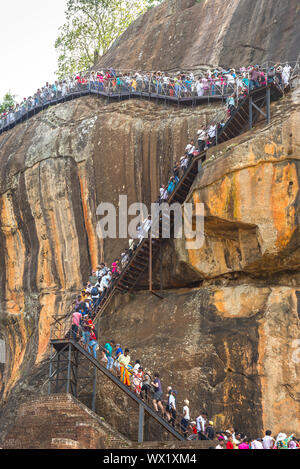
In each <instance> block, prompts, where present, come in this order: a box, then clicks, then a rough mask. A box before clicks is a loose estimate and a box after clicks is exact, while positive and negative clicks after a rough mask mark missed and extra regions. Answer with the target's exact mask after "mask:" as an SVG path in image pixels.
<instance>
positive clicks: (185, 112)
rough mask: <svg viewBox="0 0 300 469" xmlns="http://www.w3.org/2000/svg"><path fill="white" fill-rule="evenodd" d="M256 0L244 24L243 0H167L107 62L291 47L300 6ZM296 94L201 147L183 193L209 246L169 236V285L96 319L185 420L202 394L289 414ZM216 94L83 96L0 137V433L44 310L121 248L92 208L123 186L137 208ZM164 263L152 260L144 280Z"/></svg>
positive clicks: (124, 425)
mask: <svg viewBox="0 0 300 469" xmlns="http://www.w3.org/2000/svg"><path fill="white" fill-rule="evenodd" d="M251 3H252V5H253V11H254V12H256V13H255V15H251V18H250V19H249V21H248V16H249V11H248V10H247V11H246V10H245V8H246V4H247V5H249V2H244V1H243V0H240V1H238V0H231V1H229V0H225V1H223V2H219V1H218V0H217V1H215V2H212V1H209V0H207V1H203V2H200V3H199V2H194V1H188V0H186V1H182V2H179V1H173V2H169V1H166V2H164V3H163V4H162V5H161V6H160V7H159V8H157V9H154V10H152V11H150V12H149V13H147V14H146V16H145V17H144V18H143V19H141V20H138V21H137V22H136V23H135V24H134V25H132V27H131V28H129V30H128V32H126V33H125V34H124V36H123V37H122V38H121V39H120V40H119V41H118V42H117V43H116V45H115V46H114V47H113V48H112V49H111V51H110V52H109V53H108V54H107V56H105V57H104V58H103V59H102V62H101V65H103V66H104V65H114V66H115V67H122V68H130V67H134V68H135V67H136V68H162V69H167V68H177V67H180V68H182V67H189V68H190V67H193V66H194V67H196V66H197V65H198V64H199V55H201V57H202V58H201V60H200V63H209V62H210V63H214V64H217V63H224V64H225V63H230V64H231V63H236V64H240V62H242V63H243V64H245V63H248V62H249V61H253V60H255V61H261V60H265V59H267V58H268V57H267V55H268V56H269V58H270V56H272V58H273V59H274V60H276V59H279V58H283V56H284V57H285V58H287V57H286V56H287V55H288V56H289V57H291V55H294V54H295V47H296V46H295V42H294V40H295V38H297V37H298V36H297V34H299V32H297V31H296V30H295V28H294V22H296V21H297V18H298V16H297V15H299V8H298V9H297V4H296V2H294V1H293V0H292V1H290V2H282V1H275V2H274V1H273V2H271V1H266V0H265V1H261V2H256V1H253V2H251ZM213 4H214V9H213V8H212V5H213ZM260 8H262V10H261V9H260ZM216 12H217V13H216ZM196 13H197V14H196ZM279 17H280V21H279ZM255 18H256V20H255ZM275 21H277V23H276V22H275ZM178 25H180V27H178ZM212 25H214V27H212ZM269 25H272V27H271V29H270V30H269V29H268V28H269ZM246 26H247V27H246ZM197 28H198V29H197ZM239 28H242V29H243V35H241V34H240V29H239ZM191 31H192V32H193V34H191ZM196 31H198V32H199V37H198V36H197V34H198V33H196V35H195V32H196ZM200 32H201V34H200ZM258 32H261V34H262V36H261V38H260V36H258ZM171 33H172V34H175V33H176V35H177V36H178V37H177V39H176V41H177V40H178V41H181V42H180V43H179V42H178V43H177V42H176V41H175V39H174V40H173V39H172V36H171ZM141 34H142V35H143V37H145V41H144V42H143V41H141V40H140V39H139V40H138V38H140V37H141ZM197 37H198V39H199V40H198V39H197ZM236 37H238V38H240V37H245V41H243V42H242V43H240V42H239V41H240V39H238V40H237V39H236ZM254 37H257V38H258V37H259V38H260V39H257V42H259V44H258V43H257V42H256V43H254V39H253V38H254ZM168 38H169V39H168ZM152 40H153V41H154V43H152V42H151V41H152ZM197 41H198V42H197ZM128 44H130V45H131V47H129V46H128ZM164 44H170V45H172V48H173V49H172V51H170V48H169V49H168V48H164V47H163V46H164ZM179 44H181V45H180V47H179ZM203 44H206V48H205V47H204V45H203ZM208 44H209V45H210V48H208V47H207V45H208ZM261 44H263V48H265V49H266V50H268V54H267V53H265V51H262V50H261V49H260V48H261V47H262V46H261ZM212 45H214V47H212ZM232 45H234V46H235V47H231V46H232ZM165 51H166V53H165ZM205 53H207V55H205ZM277 53H278V55H276V54H277ZM297 53H298V52H297ZM137 56H138V59H136V57H137ZM224 57H226V62H224V60H225V59H224ZM227 61H228V62H227ZM299 102H300V100H299V94H297V92H293V94H291V95H290V96H288V97H285V98H284V99H283V100H282V101H281V102H280V103H279V104H274V105H273V106H272V123H271V125H270V126H265V123H264V122H261V123H259V124H258V125H257V127H256V128H255V129H254V130H253V131H252V132H249V133H246V134H244V135H242V136H240V137H239V138H237V139H235V140H233V141H232V142H228V143H227V144H223V145H221V146H220V147H219V148H218V151H217V152H216V150H215V149H212V150H210V152H209V158H210V159H209V161H208V163H207V165H206V166H205V168H204V171H203V172H202V173H201V174H199V176H198V178H197V179H196V181H195V183H194V186H193V187H192V190H191V192H190V195H189V199H188V200H189V201H190V202H192V201H193V202H202V203H204V206H205V243H204V245H203V247H202V248H201V249H199V250H196V251H186V250H185V249H184V245H183V242H181V241H179V240H178V241H176V243H175V242H171V241H170V242H167V243H166V244H165V248H164V251H163V252H164V256H163V284H164V289H165V294H164V296H165V299H164V300H163V301H160V300H158V299H156V298H154V297H152V296H150V295H149V294H148V293H145V292H141V293H139V294H137V295H136V296H135V297H134V298H133V299H132V298H130V297H122V298H121V300H122V301H121V302H119V307H118V309H116V310H113V309H108V310H107V311H106V313H105V315H104V316H103V318H102V319H101V322H100V334H101V335H100V340H101V342H102V341H103V342H104V341H105V340H107V339H111V338H114V339H115V340H118V341H119V340H120V341H122V343H123V344H124V345H125V344H126V345H128V346H129V347H130V349H131V354H132V357H133V358H140V359H141V360H143V363H144V364H145V366H147V367H150V368H151V369H152V371H156V370H157V371H160V372H161V373H162V375H163V380H164V384H165V385H167V384H169V383H170V384H172V385H173V386H176V388H177V390H178V391H179V404H180V405H181V403H182V399H183V398H185V397H188V398H189V399H190V401H191V407H192V409H191V410H192V415H193V416H195V414H196V413H197V412H199V410H200V409H201V408H204V409H206V410H207V411H208V412H209V414H210V415H211V417H212V418H214V419H215V422H216V423H218V425H220V426H223V425H224V426H225V425H226V426H227V425H231V424H233V425H235V426H237V427H239V428H240V429H241V430H244V431H247V432H248V431H249V430H250V431H252V432H255V434H257V433H258V432H261V431H262V430H263V429H264V428H265V427H266V426H267V427H271V428H272V429H273V431H274V432H275V431H277V430H285V431H287V432H289V431H295V430H297V428H299V410H300V409H299V400H300V397H299V396H300V389H299V380H298V376H299V366H300V365H299V363H298V362H297V360H295V357H296V358H297V357H298V356H299V353H297V339H298V337H299V310H300V307H299V298H300V276H299V274H300V256H299V158H300V154H299V150H300V142H299V130H298V129H299V120H300V117H299ZM219 106H220V105H218V104H216V105H209V106H199V107H196V108H181V109H180V108H177V107H173V106H170V107H164V106H163V105H161V104H155V103H149V102H147V101H137V100H134V101H127V102H120V103H106V102H105V101H103V100H99V99H97V98H94V97H85V98H81V99H78V100H75V101H72V102H68V103H65V104H61V105H58V106H56V107H54V108H51V109H48V110H46V111H44V112H43V113H41V114H39V115H37V116H35V117H33V118H31V119H30V120H29V121H28V122H25V123H23V124H21V125H18V126H17V127H16V128H15V129H13V130H10V131H8V132H6V133H5V134H2V135H1V136H0V255H1V259H2V262H1V269H0V339H2V340H4V341H5V345H6V352H7V353H6V355H7V360H6V363H5V364H0V399H1V401H0V441H1V438H3V437H4V435H5V433H6V432H7V430H8V428H9V426H10V424H11V423H12V422H13V420H14V418H15V415H16V410H17V408H18V406H19V404H20V403H21V402H22V401H23V400H24V399H26V398H27V397H29V396H31V397H34V396H36V395H37V394H38V395H39V394H40V393H45V392H46V391H47V386H46V384H47V372H48V363H47V358H48V351H49V349H48V343H49V336H50V324H51V322H52V317H53V315H54V314H55V313H57V312H66V310H68V308H69V305H70V302H71V301H72V300H73V299H74V297H75V296H76V294H77V293H78V291H79V290H80V289H81V287H82V285H83V283H84V282H85V281H86V280H87V278H88V275H89V273H90V270H91V268H94V267H95V266H96V265H97V263H98V262H99V261H100V260H103V259H105V260H108V261H112V260H113V259H114V258H115V257H116V256H118V255H119V253H120V252H121V251H122V250H123V249H124V246H125V245H126V240H105V241H101V240H100V239H99V238H98V237H97V233H96V225H97V216H96V209H97V206H98V205H99V204H100V203H101V202H112V203H114V205H115V206H117V204H118V198H119V194H127V195H128V198H129V203H131V202H136V201H143V202H145V203H146V204H147V205H148V206H149V205H150V203H151V202H152V201H154V200H155V199H156V197H157V194H158V189H159V184H160V183H161V182H165V181H166V180H167V176H168V174H169V172H170V171H171V169H172V167H173V162H174V160H175V159H177V158H178V157H180V156H181V154H182V152H183V150H184V148H185V145H186V143H187V141H188V139H190V138H191V137H194V136H195V132H196V130H197V129H198V128H199V127H201V126H202V125H204V124H206V123H207V122H208V121H209V120H210V119H211V117H212V116H213V115H214V114H215V112H216V110H217V109H218V108H219ZM158 277H159V266H158V265H156V267H155V270H154V282H155V284H157V282H158ZM144 287H145V288H146V278H145V279H144ZM112 313H113V314H112ZM112 335H113V337H112ZM187 383H188V385H187ZM98 394H99V399H98V403H97V407H98V411H99V413H100V414H102V415H103V416H104V417H106V418H107V421H108V422H109V423H111V424H112V425H113V426H114V425H117V426H118V429H119V430H120V431H122V432H123V433H126V435H129V436H132V437H133V436H135V435H136V430H135V428H134V423H135V420H134V419H128V418H126V416H125V415H124V414H123V412H124V408H126V409H127V408H129V407H128V403H126V399H123V398H122V397H120V395H114V393H113V392H112V390H111V387H109V385H108V384H107V383H105V381H104V380H103V382H102V383H101V386H99V390H98ZM107 396H109V398H108V397H107ZM122 416H123V418H120V417H122Z"/></svg>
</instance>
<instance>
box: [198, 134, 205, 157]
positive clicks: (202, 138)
mask: <svg viewBox="0 0 300 469" xmlns="http://www.w3.org/2000/svg"><path fill="white" fill-rule="evenodd" d="M197 135H198V149H199V151H200V153H202V152H203V150H204V147H205V138H206V132H205V130H203V129H202V130H198V132H197Z"/></svg>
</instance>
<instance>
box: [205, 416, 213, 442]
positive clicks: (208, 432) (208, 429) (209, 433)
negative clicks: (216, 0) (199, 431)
mask: <svg viewBox="0 0 300 469" xmlns="http://www.w3.org/2000/svg"><path fill="white" fill-rule="evenodd" d="M205 435H206V436H207V439H208V440H213V439H214V438H215V430H214V422H212V421H211V420H210V421H209V422H208V426H207V427H206V430H205Z"/></svg>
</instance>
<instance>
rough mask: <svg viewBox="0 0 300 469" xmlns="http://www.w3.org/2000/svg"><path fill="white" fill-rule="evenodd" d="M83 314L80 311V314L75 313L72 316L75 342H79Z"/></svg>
mask: <svg viewBox="0 0 300 469" xmlns="http://www.w3.org/2000/svg"><path fill="white" fill-rule="evenodd" d="M82 314H83V312H82V311H81V310H80V311H79V312H76V311H75V312H74V313H73V314H72V337H73V339H74V340H77V338H78V336H79V327H80V321H81V319H82Z"/></svg>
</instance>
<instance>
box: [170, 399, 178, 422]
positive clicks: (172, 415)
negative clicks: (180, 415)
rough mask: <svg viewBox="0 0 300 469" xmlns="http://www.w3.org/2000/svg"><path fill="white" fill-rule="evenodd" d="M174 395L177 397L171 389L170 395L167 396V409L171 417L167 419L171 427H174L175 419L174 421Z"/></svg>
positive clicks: (175, 413)
mask: <svg viewBox="0 0 300 469" xmlns="http://www.w3.org/2000/svg"><path fill="white" fill-rule="evenodd" d="M176 397H177V391H175V390H172V391H171V394H170V397H169V409H170V412H171V419H170V420H169V423H170V424H171V425H172V427H175V421H176V416H177V412H176Z"/></svg>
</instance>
